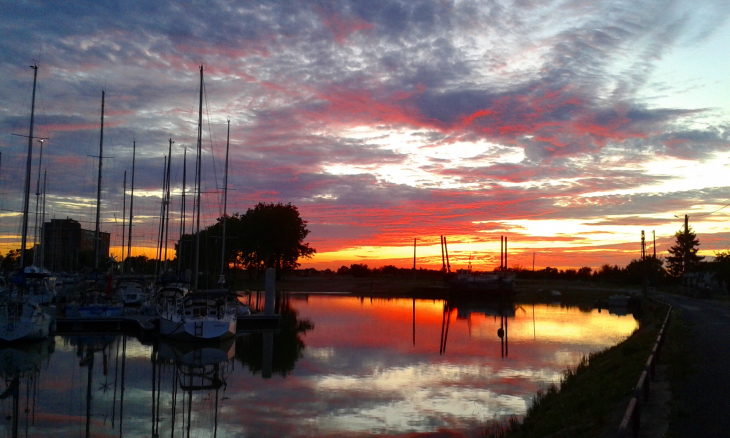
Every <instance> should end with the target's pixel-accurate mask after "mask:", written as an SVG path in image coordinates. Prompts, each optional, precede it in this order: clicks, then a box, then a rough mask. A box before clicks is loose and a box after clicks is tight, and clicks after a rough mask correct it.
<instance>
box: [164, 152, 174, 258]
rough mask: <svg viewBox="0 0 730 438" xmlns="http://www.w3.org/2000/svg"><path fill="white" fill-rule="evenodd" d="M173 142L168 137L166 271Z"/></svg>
mask: <svg viewBox="0 0 730 438" xmlns="http://www.w3.org/2000/svg"><path fill="white" fill-rule="evenodd" d="M173 143H175V142H174V141H172V139H170V149H169V152H168V156H169V158H168V159H167V182H166V184H167V194H166V195H165V201H164V202H165V263H164V264H163V266H164V271H167V238H168V237H169V236H170V168H171V167H172V144H173Z"/></svg>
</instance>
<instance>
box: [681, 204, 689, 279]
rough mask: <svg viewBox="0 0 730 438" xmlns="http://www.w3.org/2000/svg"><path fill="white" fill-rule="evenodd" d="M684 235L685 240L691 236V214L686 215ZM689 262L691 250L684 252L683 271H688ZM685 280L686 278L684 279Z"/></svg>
mask: <svg viewBox="0 0 730 438" xmlns="http://www.w3.org/2000/svg"><path fill="white" fill-rule="evenodd" d="M684 237H685V240H686V239H687V238H689V215H686V214H685V215H684ZM688 264H689V252H687V251H685V252H684V263H683V264H682V273H686V272H687V265H688ZM683 281H684V280H683Z"/></svg>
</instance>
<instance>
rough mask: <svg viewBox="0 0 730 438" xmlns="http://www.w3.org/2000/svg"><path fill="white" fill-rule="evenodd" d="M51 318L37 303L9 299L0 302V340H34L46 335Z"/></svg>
mask: <svg viewBox="0 0 730 438" xmlns="http://www.w3.org/2000/svg"><path fill="white" fill-rule="evenodd" d="M52 320H53V318H52V317H51V316H50V315H49V314H47V313H46V312H44V311H43V309H41V307H40V306H39V305H38V304H33V303H29V302H24V301H22V300H18V299H10V300H5V301H2V302H0V341H4V342H19V341H35V340H40V339H44V338H46V337H48V332H49V330H50V326H51V322H52Z"/></svg>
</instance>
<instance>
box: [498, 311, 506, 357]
mask: <svg viewBox="0 0 730 438" xmlns="http://www.w3.org/2000/svg"><path fill="white" fill-rule="evenodd" d="M497 336H499V340H500V342H501V344H502V357H505V356H509V330H508V328H507V317H506V316H505V315H504V314H503V313H501V312H500V314H499V329H498V330H497Z"/></svg>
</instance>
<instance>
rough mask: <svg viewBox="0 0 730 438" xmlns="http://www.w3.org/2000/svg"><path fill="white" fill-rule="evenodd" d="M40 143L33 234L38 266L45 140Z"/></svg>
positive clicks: (34, 254)
mask: <svg viewBox="0 0 730 438" xmlns="http://www.w3.org/2000/svg"><path fill="white" fill-rule="evenodd" d="M38 143H40V144H41V148H40V154H39V155H38V181H37V182H36V186H35V231H34V232H33V264H34V265H38V263H39V260H40V258H39V255H40V254H38V234H39V233H38V213H39V211H38V210H40V206H41V169H42V168H43V139H39V140H38Z"/></svg>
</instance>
